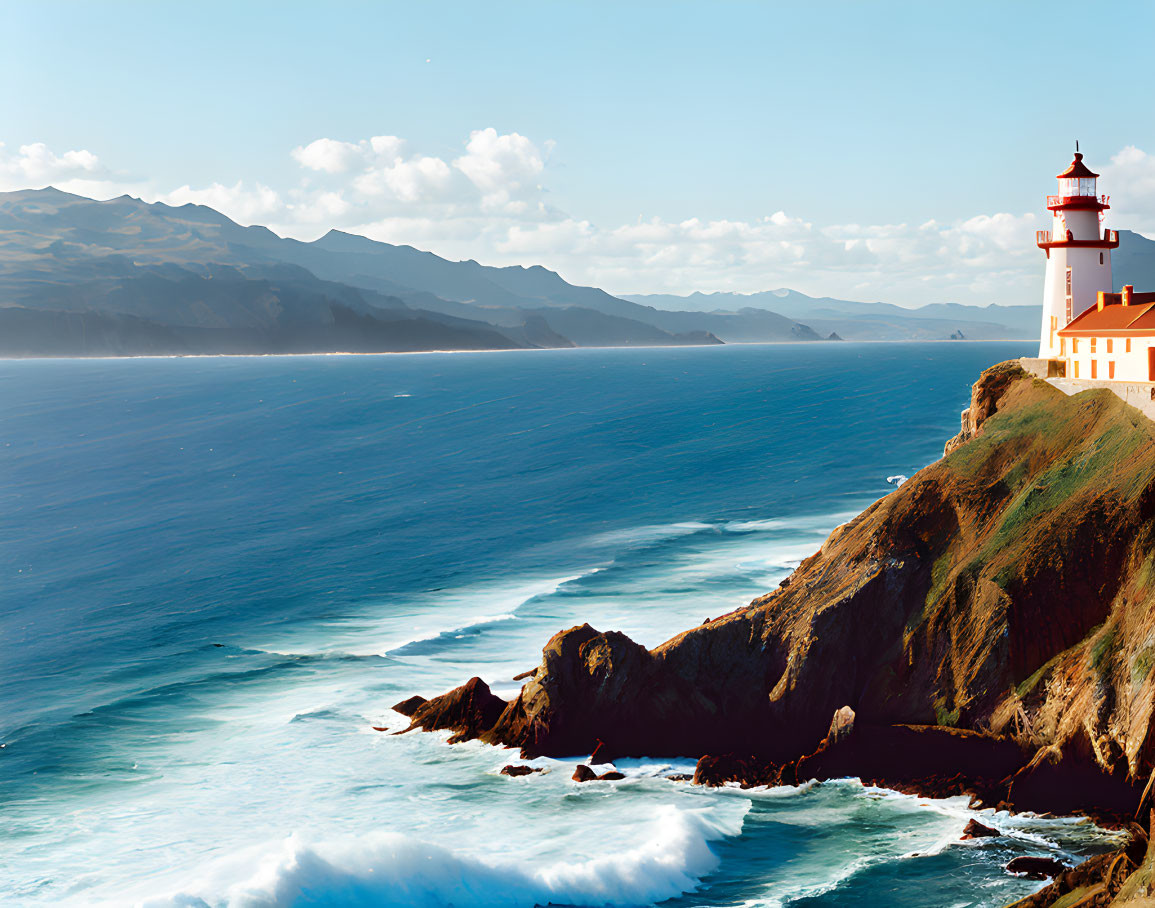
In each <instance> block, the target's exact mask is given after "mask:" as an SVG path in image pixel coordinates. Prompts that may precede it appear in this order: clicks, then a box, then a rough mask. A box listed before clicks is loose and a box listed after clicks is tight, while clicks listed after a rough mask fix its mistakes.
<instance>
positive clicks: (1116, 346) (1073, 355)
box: [1060, 337, 1155, 382]
mask: <svg viewBox="0 0 1155 908" xmlns="http://www.w3.org/2000/svg"><path fill="white" fill-rule="evenodd" d="M1064 340H1065V342H1066V343H1065V345H1064V344H1060V349H1063V347H1064V346H1065V350H1066V355H1065V356H1064V357H1062V358H1063V359H1064V360H1065V361H1066V363H1067V378H1071V379H1073V378H1078V379H1082V380H1087V379H1095V380H1098V381H1124V382H1149V381H1151V377H1150V373H1149V371H1148V365H1147V363H1148V359H1147V357H1148V353H1147V351H1148V349H1150V348H1151V347H1153V346H1155V337H1135V338H1131V349H1130V351H1128V350H1127V339H1126V338H1121V337H1115V338H1109V339H1108V338H1103V337H1098V338H1095V345H1094V346H1095V352H1093V353H1092V352H1091V338H1088V337H1080V338H1071V337H1068V338H1065V339H1064ZM1108 340H1109V341H1110V346H1111V349H1110V350H1108V349H1107V345H1108ZM1073 341H1078V343H1077V344H1075V343H1073ZM1111 363H1114V364H1115V373H1114V375H1112V374H1111ZM1092 364H1093V365H1092Z"/></svg>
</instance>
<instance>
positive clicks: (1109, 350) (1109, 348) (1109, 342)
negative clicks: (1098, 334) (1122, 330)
mask: <svg viewBox="0 0 1155 908" xmlns="http://www.w3.org/2000/svg"><path fill="white" fill-rule="evenodd" d="M1107 352H1108V353H1110V352H1111V338H1107Z"/></svg>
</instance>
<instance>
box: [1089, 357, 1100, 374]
mask: <svg viewBox="0 0 1155 908" xmlns="http://www.w3.org/2000/svg"><path fill="white" fill-rule="evenodd" d="M1098 377H1099V361H1098V360H1097V359H1093V360H1091V378H1098Z"/></svg>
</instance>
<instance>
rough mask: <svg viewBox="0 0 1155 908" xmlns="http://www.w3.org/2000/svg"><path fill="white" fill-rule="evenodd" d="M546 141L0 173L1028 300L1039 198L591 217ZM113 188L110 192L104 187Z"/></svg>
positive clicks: (660, 265)
mask: <svg viewBox="0 0 1155 908" xmlns="http://www.w3.org/2000/svg"><path fill="white" fill-rule="evenodd" d="M551 147H552V143H550V142H535V141H533V140H532V139H530V138H529V137H527V136H524V135H521V134H519V133H516V132H511V133H507V134H502V133H499V132H498V131H497V130H496V129H494V128H492V127H489V128H485V129H479V130H474V131H473V132H471V133H470V134H469V136H468V138H466V139H464V141H463V142H462V148H463V150H462V152H461V153H460V154H459V155H457V156H456V157H453V156H451V155H443V156H438V155H436V154H431V153H423V152H422V151H420V150H417V149H413V150H410V148H409V146H408V144H407V143H406V142H405V141H404V140H403V139H401V138H400V137H397V136H391V135H378V136H373V137H370V138H365V139H360V140H357V141H343V140H337V139H331V138H319V139H316V140H314V141H312V142H309V143H307V144H305V145H301V146H298V147H296V148H294V149H292V150H291V151H290V155H291V157H292V159H293V160H294V161H296V162H297V163H298V164H299V165H300V167H301V171H300V178H299V179H298V180H297V182H296V183H295V184H290V185H287V186H283V187H275V188H274V187H272V186H269V185H265V184H262V183H255V182H250V181H239V182H237V183H235V184H232V185H227V184H222V183H212V184H210V185H208V186H206V187H193V186H190V185H185V186H181V187H180V188H178V189H173V190H168V189H166V188H159V187H156V186H155V185H153V184H140V183H138V184H124V183H118V182H116V181H115V180H114V179H113V178H112V176H110V173H109V172H108V171H107V170H106V168H105V167H104V165H103V164H102V162H101V161H100V160H99V159H98V158H97V156H96V155H95V154H92V153H91V152H89V151H86V150H73V151H67V152H63V153H61V154H56V153H54V152H53V151H51V150H50V149H49V148H47V147H46V146H45V145H43V144H39V143H38V144H32V145H24V146H21V147H20V148H19V149H18V150H17V151H15V152H7V151H6V150H5V149H4V148H3V146H0V187H3V188H18V187H19V188H23V187H27V186H32V185H44V184H46V183H48V182H53V183H55V184H56V185H59V186H61V188H66V189H67V188H69V186H72V187H75V188H74V189H73V190H72V191H77V192H80V193H82V194H85V195H91V196H93V197H100V198H107V197H110V196H112V195H115V194H118V193H119V192H123V191H126V189H125V187H126V186H130V185H131V186H132V187H133V188H131V190H129V191H132V192H133V194H135V195H140V196H141V197H143V198H145V199H148V200H160V201H165V202H168V203H169V204H174V205H179V204H183V203H185V202H195V203H197V204H203V205H209V206H211V207H213V208H216V209H218V210H220V211H221V212H223V213H224V214H226V215H228V216H229V217H231V218H233V219H234V220H237V221H239V222H241V223H244V224H252V223H260V224H265V225H267V226H269V227H271V228H272V229H274V230H276V231H277V232H279V233H282V234H284V235H291V236H296V237H298V238H301V239H312V238H314V237H316V236H319V235H321V234H322V233H324V232H325V231H327V230H328V229H330V228H331V227H338V228H340V229H342V230H347V231H350V232H355V233H362V234H364V235H366V236H369V237H372V238H374V239H380V240H384V241H387V242H391V243H406V244H411V245H415V246H418V247H420V248H425V249H429V250H431V251H433V252H436V253H438V254H440V255H445V256H447V257H449V258H454V259H466V258H474V259H477V260H479V261H483V262H486V263H487V264H495V265H506V264H526V265H529V264H543V265H545V266H546V267H549V268H552V269H555V270H557V271H560V272H561V273H562V274H563V276H565V277H566V278H567V279H568V280H571V281H574V282H576V283H583V284H593V285H597V286H602V287H605V288H606V289H608V290H610V291H618V292H626V291H667V292H676V293H688V292H691V291H693V290H703V291H713V290H735V291H741V292H749V291H754V290H764V289H768V288H774V287H782V286H789V287H794V288H796V289H799V290H802V291H804V292H807V293H811V294H814V295H831V296H846V297H850V298H859V299H883V300H888V301H891V302H896V303H900V304H905V305H919V304H922V303H927V302H936V301H944V300H957V301H960V302H971V303H988V302H1003V303H1032V302H1034V301H1035V295H1036V294H1037V292H1038V290H1039V283H1040V280H1041V272H1042V262H1041V259H1040V255H1039V252H1038V250H1037V249H1036V248H1035V245H1034V242H1033V241H1034V231H1035V229H1036V228H1037V227H1039V226H1045V225H1043V224H1042V222H1043V220H1044V215H1043V214H1041V213H1038V214H1036V213H1030V212H1027V213H1011V212H997V213H976V214H975V215H974V216H972V217H969V218H963V219H960V220H958V221H954V222H949V223H948V222H941V221H935V220H931V221H926V222H923V223H913V224H911V223H892V224H854V223H849V224H845V223H844V224H830V225H818V224H815V223H813V222H812V221H810V220H807V219H806V218H804V217H799V216H798V215H797V214H794V213H790V212H786V211H780V210H779V211H770V212H768V213H767V214H765V215H764V216H762V217H759V218H753V219H736V218H715V219H703V218H696V217H686V218H682V219H661V218H650V219H638V221H637V222H634V223H627V224H597V223H594V222H593V221H591V220H589V219H588V218H586V217H583V216H582V214H583V213H582V212H573V213H572V214H571V213H566V212H562V211H559V210H557V209H556V208H555V207H553V206H551V205H548V204H547V203H546V199H547V194H546V193H547V191H546V189H545V188H544V186H545V184H547V183H548V177H549V153H550V150H551ZM1102 184H1103V186H1104V191H1110V192H1112V193H1113V195H1114V196H1115V204H1116V208H1114V209H1113V210H1112V212H1111V215H1112V218H1111V222H1112V223H1113V224H1122V225H1125V226H1128V227H1135V228H1138V229H1141V230H1149V231H1152V232H1155V156H1152V155H1149V154H1147V153H1146V152H1144V151H1143V150H1141V149H1138V148H1135V147H1127V148H1124V149H1123V150H1122V151H1120V152H1119V153H1118V154H1116V155H1115V156H1114V158H1112V160H1111V163H1110V165H1109V166H1107V167H1106V168H1104V175H1103V180H1102ZM113 190H117V191H113Z"/></svg>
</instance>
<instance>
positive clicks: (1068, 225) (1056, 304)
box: [1036, 143, 1119, 359]
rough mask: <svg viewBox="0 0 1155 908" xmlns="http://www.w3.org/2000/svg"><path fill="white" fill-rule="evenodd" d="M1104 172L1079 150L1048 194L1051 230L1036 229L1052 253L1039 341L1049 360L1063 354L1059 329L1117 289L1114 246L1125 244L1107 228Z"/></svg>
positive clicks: (1041, 243)
mask: <svg viewBox="0 0 1155 908" xmlns="http://www.w3.org/2000/svg"><path fill="white" fill-rule="evenodd" d="M1078 147H1079V146H1078V143H1075V148H1076V149H1078ZM1098 177H1099V175H1098V174H1097V173H1095V172H1094V171H1092V170H1091V169H1090V168H1089V167H1088V166H1087V165H1086V164H1084V163H1083V156H1082V155H1081V154H1080V153H1079V152H1078V150H1076V151H1075V159H1074V160H1073V161H1071V164H1070V166H1069V167H1067V169H1066V170H1064V171H1063V172H1062V173H1060V174H1059V175H1058V180H1059V192H1058V195H1052V196H1047V209H1048V210H1049V211H1050V212H1051V215H1052V220H1051V229H1050V230H1040V231H1038V233H1037V234H1036V241H1037V243H1038V246H1039V248H1040V249H1042V250H1044V251H1045V252H1046V253H1047V273H1046V278H1045V279H1044V281H1043V324H1042V331H1041V332H1040V342H1039V356H1040V357H1041V358H1043V359H1053V358H1056V357H1059V356H1061V355H1062V354H1061V351H1060V338H1059V334H1058V332H1059V331H1060V330H1062V329H1063V328H1065V327H1066V326H1067V325H1068V324H1070V322H1071V321H1073V320H1074V319H1076V318H1078V317H1079V316H1080V315H1081V314H1082V313H1084V312H1086V311H1087V310H1088V309H1090V308H1091V307H1092V306H1094V305H1095V303H1096V301H1097V299H1098V296H1099V293H1100V292H1101V291H1102V292H1105V293H1110V292H1111V250H1112V249H1114V248H1115V247H1116V246H1118V245H1119V235H1118V233H1117V232H1116V231H1113V230H1106V231H1105V230H1103V226H1102V222H1103V212H1104V211H1106V210H1107V208H1108V207H1110V206H1108V204H1107V196H1105V195H1104V196H1101V195H1099V194H1098V189H1097V188H1096V180H1097V179H1098Z"/></svg>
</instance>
